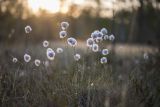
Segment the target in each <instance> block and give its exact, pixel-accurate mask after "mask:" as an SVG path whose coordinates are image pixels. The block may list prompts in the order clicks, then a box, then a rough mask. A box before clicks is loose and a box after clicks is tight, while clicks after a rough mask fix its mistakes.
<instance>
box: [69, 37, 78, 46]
mask: <svg viewBox="0 0 160 107" xmlns="http://www.w3.org/2000/svg"><path fill="white" fill-rule="evenodd" d="M67 42H68V44H69V45H70V46H72V47H75V46H76V45H77V40H76V39H75V38H73V37H70V38H68V39H67Z"/></svg>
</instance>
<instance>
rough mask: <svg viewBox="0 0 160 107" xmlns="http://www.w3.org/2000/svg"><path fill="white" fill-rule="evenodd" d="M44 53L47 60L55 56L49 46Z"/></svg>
mask: <svg viewBox="0 0 160 107" xmlns="http://www.w3.org/2000/svg"><path fill="white" fill-rule="evenodd" d="M46 54H47V58H48V59H49V60H54V57H55V55H56V54H55V52H54V50H53V49H51V48H48V49H47V52H46Z"/></svg>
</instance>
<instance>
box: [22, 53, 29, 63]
mask: <svg viewBox="0 0 160 107" xmlns="http://www.w3.org/2000/svg"><path fill="white" fill-rule="evenodd" d="M30 60H31V56H30V55H29V54H25V55H24V61H25V62H27V63H28V62H29V61H30Z"/></svg>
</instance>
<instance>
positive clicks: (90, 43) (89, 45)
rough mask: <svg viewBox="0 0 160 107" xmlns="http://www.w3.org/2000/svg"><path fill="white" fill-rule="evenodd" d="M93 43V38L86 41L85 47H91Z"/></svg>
mask: <svg viewBox="0 0 160 107" xmlns="http://www.w3.org/2000/svg"><path fill="white" fill-rule="evenodd" d="M94 43H95V42H94V39H93V38H88V39H87V46H88V47H92V45H93V44H94Z"/></svg>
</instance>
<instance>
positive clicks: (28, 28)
mask: <svg viewBox="0 0 160 107" xmlns="http://www.w3.org/2000/svg"><path fill="white" fill-rule="evenodd" d="M31 31H32V28H31V27H30V26H28V25H27V26H26V27H25V32H26V33H30V32H31Z"/></svg>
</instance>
